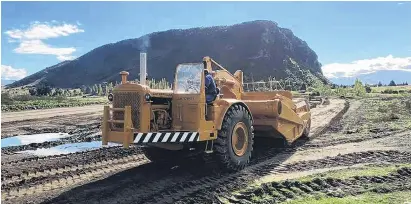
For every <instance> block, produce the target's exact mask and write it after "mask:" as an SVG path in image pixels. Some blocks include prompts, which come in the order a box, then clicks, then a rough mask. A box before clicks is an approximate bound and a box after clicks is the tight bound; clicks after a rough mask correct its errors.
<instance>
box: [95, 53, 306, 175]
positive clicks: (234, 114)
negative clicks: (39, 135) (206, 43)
mask: <svg viewBox="0 0 411 204" xmlns="http://www.w3.org/2000/svg"><path fill="white" fill-rule="evenodd" d="M204 69H206V70H208V72H209V73H210V74H211V75H212V77H213V78H214V80H215V82H216V85H217V87H218V91H217V92H218V96H217V98H216V99H215V100H214V101H213V102H212V103H210V104H207V103H206V96H205V85H204V80H205V75H204ZM144 71H145V70H144ZM144 73H145V72H144ZM120 74H121V78H122V80H121V84H119V85H118V86H116V87H115V88H114V89H113V91H112V95H111V96H110V97H111V100H112V107H110V106H105V107H104V117H103V123H102V143H103V145H107V144H108V142H114V143H120V144H123V146H124V147H125V148H128V147H129V145H130V144H140V145H141V146H142V149H143V152H144V154H145V155H146V156H147V157H148V158H149V159H150V160H152V161H154V162H156V161H161V160H168V161H170V160H175V159H178V158H180V157H182V156H184V155H185V154H186V152H187V150H188V149H190V150H191V149H200V150H201V152H203V153H211V154H212V156H213V158H215V159H216V160H217V161H218V163H219V164H221V165H222V167H223V168H225V169H228V170H240V169H242V168H244V167H245V166H246V165H247V164H248V163H249V161H250V157H251V153H252V150H253V140H254V132H255V131H258V133H261V134H258V135H257V136H258V137H260V136H261V137H272V138H283V139H285V141H286V142H287V143H289V144H290V143H292V142H293V141H295V140H296V139H298V138H299V137H302V136H308V134H309V131H310V124H311V114H310V109H309V105H308V102H307V101H301V102H300V103H295V102H293V100H292V94H291V92H289V91H269V92H244V90H243V72H242V71H240V70H238V71H236V72H235V73H234V75H233V74H231V73H230V72H229V71H227V70H226V69H225V68H223V67H222V66H221V65H219V64H218V63H216V62H215V61H214V60H213V59H211V58H210V57H204V58H203V61H202V62H199V63H185V64H179V65H178V66H177V68H176V70H175V77H174V82H173V86H172V87H173V88H172V90H160V89H150V88H149V87H148V86H147V85H145V83H143V82H141V83H132V82H129V81H127V76H128V72H125V71H123V72H121V73H120Z"/></svg>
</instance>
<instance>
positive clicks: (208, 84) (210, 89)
mask: <svg viewBox="0 0 411 204" xmlns="http://www.w3.org/2000/svg"><path fill="white" fill-rule="evenodd" d="M204 81H205V94H206V103H207V104H210V103H211V102H213V101H214V100H215V99H216V98H217V87H216V85H215V81H214V79H213V76H211V74H210V73H208V70H206V69H204Z"/></svg>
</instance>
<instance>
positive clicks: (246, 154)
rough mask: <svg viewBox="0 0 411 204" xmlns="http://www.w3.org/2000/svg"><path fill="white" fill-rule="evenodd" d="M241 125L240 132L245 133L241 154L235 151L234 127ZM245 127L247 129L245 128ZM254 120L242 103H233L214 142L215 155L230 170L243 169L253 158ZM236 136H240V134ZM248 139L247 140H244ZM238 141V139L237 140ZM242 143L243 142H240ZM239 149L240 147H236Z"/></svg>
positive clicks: (224, 167)
mask: <svg viewBox="0 0 411 204" xmlns="http://www.w3.org/2000/svg"><path fill="white" fill-rule="evenodd" d="M239 126H241V130H238V131H240V134H237V135H243V136H241V137H242V138H244V139H242V144H243V145H247V146H246V147H244V146H241V147H242V148H241V149H242V152H241V154H240V156H239V155H238V154H236V153H235V150H234V148H233V135H234V128H235V127H236V128H237V127H239ZM244 129H245V130H244ZM253 130H254V129H253V121H252V119H251V114H250V112H249V111H248V110H247V109H246V108H244V106H241V105H233V106H232V107H230V108H229V110H228V111H227V113H226V115H225V116H224V120H223V123H222V128H221V130H220V131H219V132H218V137H217V139H216V141H215V143H214V148H213V149H214V154H213V157H214V158H215V159H216V160H217V161H218V163H219V165H220V166H221V167H222V168H223V169H225V170H229V171H238V170H241V169H243V168H244V167H245V166H246V165H248V163H249V162H250V159H251V154H252V151H253V144H254V133H253ZM234 137H235V138H237V139H238V138H239V137H240V136H238V137H236V136H234ZM244 140H246V141H244ZM236 141H238V140H236ZM240 143H241V142H240ZM236 149H237V150H238V148H236Z"/></svg>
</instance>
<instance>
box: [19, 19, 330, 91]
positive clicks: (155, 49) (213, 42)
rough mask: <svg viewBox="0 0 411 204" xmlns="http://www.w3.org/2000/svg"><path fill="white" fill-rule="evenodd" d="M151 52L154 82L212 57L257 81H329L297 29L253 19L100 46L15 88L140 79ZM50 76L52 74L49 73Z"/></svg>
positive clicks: (148, 65) (30, 77) (67, 86)
mask: <svg viewBox="0 0 411 204" xmlns="http://www.w3.org/2000/svg"><path fill="white" fill-rule="evenodd" d="M141 51H146V52H147V67H148V75H149V78H157V79H159V78H166V79H167V80H170V81H172V79H173V73H174V69H175V67H176V66H177V64H179V63H184V62H201V60H202V58H203V57H204V56H210V57H211V58H213V59H214V60H216V61H217V62H219V63H220V64H221V65H223V66H224V67H226V68H227V69H228V70H230V71H232V72H235V71H236V70H238V69H242V70H243V71H244V74H245V76H248V78H249V77H251V76H252V77H253V79H254V80H259V79H266V78H267V77H268V76H270V75H271V76H275V77H276V78H277V79H279V78H285V77H290V76H293V77H294V78H298V77H301V76H302V75H304V73H303V72H301V70H303V71H308V70H309V71H310V73H312V74H314V75H316V76H317V77H319V78H321V80H323V81H326V79H325V77H323V75H322V71H321V64H320V63H319V62H318V59H317V55H316V53H315V52H314V51H313V50H311V49H310V48H309V46H308V45H307V43H306V42H304V41H302V40H301V39H299V38H298V37H296V36H294V34H293V33H292V31H291V30H289V29H285V28H280V27H278V26H277V24H276V23H275V22H271V21H251V22H245V23H241V24H236V25H232V26H216V27H207V28H192V29H185V30H182V29H178V30H168V31H163V32H155V33H151V34H148V35H146V36H143V37H140V38H137V39H128V40H123V41H120V42H117V43H111V44H107V45H104V46H101V47H98V48H96V49H94V50H92V51H90V52H88V53H87V54H85V55H83V56H81V57H79V58H78V59H76V60H72V61H69V62H64V63H60V64H58V65H55V66H53V67H52V68H50V67H49V68H47V69H45V70H47V71H45V70H43V71H40V72H38V73H36V74H33V75H31V76H28V77H26V78H24V79H22V80H20V81H17V82H15V83H13V84H12V85H11V86H21V85H27V84H29V83H33V82H35V81H47V82H48V83H50V84H51V85H52V86H56V87H62V88H72V87H79V86H81V85H91V84H95V83H101V82H105V81H116V80H117V81H120V76H119V72H120V71H122V70H126V71H128V72H130V76H129V79H137V78H139V76H138V74H139V64H140V62H139V61H140V60H139V57H140V55H139V53H140V52H141ZM45 72H47V73H45Z"/></svg>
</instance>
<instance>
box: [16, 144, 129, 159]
mask: <svg viewBox="0 0 411 204" xmlns="http://www.w3.org/2000/svg"><path fill="white" fill-rule="evenodd" d="M107 146H108V147H112V146H121V144H116V143H110V142H109V143H108V145H107ZM107 146H106V147H107ZM102 147H103V146H102V144H101V141H93V142H79V143H67V144H62V145H58V146H55V147H51V148H39V149H36V150H25V151H21V152H18V153H27V154H31V155H34V156H51V155H60V154H70V153H75V152H81V151H87V150H93V149H100V148H102Z"/></svg>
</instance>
